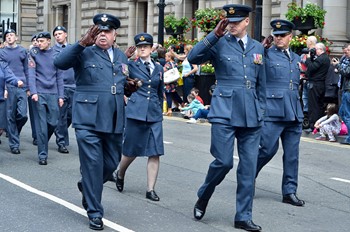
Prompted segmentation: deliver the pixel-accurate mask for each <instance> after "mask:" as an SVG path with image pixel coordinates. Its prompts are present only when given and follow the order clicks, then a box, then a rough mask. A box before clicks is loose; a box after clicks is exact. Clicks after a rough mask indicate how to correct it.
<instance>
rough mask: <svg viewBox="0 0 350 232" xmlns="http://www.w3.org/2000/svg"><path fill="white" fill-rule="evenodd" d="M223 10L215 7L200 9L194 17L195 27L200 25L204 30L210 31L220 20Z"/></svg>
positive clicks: (193, 23)
mask: <svg viewBox="0 0 350 232" xmlns="http://www.w3.org/2000/svg"><path fill="white" fill-rule="evenodd" d="M220 14H221V10H218V9H214V8H207V9H198V10H196V12H195V13H194V18H193V19H192V25H193V27H198V28H199V29H200V30H201V31H202V32H205V33H209V32H211V31H212V30H214V29H215V27H216V25H217V24H218V23H219V22H220V19H221V18H220Z"/></svg>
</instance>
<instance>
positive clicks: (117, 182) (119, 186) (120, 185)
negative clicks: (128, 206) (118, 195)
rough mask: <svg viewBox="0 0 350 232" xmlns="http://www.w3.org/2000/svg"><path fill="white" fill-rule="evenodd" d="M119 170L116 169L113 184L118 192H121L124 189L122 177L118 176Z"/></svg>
mask: <svg viewBox="0 0 350 232" xmlns="http://www.w3.org/2000/svg"><path fill="white" fill-rule="evenodd" d="M118 173H119V171H117V174H116V178H115V186H116V187H117V189H118V191H119V192H123V189H124V179H121V178H119V174H118Z"/></svg>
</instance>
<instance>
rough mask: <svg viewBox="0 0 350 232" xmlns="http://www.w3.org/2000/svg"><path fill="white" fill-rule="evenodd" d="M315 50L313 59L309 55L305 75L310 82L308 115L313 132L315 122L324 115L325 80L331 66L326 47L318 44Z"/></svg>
mask: <svg viewBox="0 0 350 232" xmlns="http://www.w3.org/2000/svg"><path fill="white" fill-rule="evenodd" d="M315 50H316V56H314V57H313V56H311V54H308V55H307V59H306V61H305V64H306V67H307V70H306V73H305V74H306V76H307V77H308V80H309V85H308V87H309V94H308V115H309V122H310V129H311V130H313V129H314V124H315V122H316V121H317V120H318V119H319V118H321V117H322V116H323V113H324V106H323V104H324V96H325V92H326V83H325V80H326V77H327V73H328V69H329V66H330V60H329V57H328V55H327V53H326V47H325V45H324V44H323V43H317V44H316V45H315Z"/></svg>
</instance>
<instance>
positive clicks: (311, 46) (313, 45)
mask: <svg viewBox="0 0 350 232" xmlns="http://www.w3.org/2000/svg"><path fill="white" fill-rule="evenodd" d="M306 44H307V48H306V49H305V50H304V51H303V53H304V54H302V55H301V59H302V62H301V64H300V70H301V78H300V80H301V85H300V86H301V88H300V95H301V101H302V106H303V112H304V122H303V129H304V131H306V132H308V133H310V132H313V133H314V134H316V133H318V132H319V135H320V136H318V137H316V139H317V140H328V141H330V142H335V141H337V140H336V137H334V136H335V135H346V134H347V128H348V127H349V126H350V125H349V117H350V111H349V102H348V101H347V100H345V101H342V99H344V97H345V99H347V98H346V96H343V94H344V93H345V95H347V94H348V92H349V91H350V89H349V86H348V85H349V84H348V83H349V74H350V72H349V71H350V68H349V59H350V44H345V45H344V47H343V55H342V57H341V58H340V59H338V58H330V57H329V55H328V54H327V53H326V52H325V49H324V48H325V47H324V45H323V44H322V43H317V38H316V37H315V36H309V37H308V39H307V41H306ZM307 56H308V57H309V58H310V59H309V60H308V61H306V60H307V59H306V58H307ZM316 59H317V62H312V61H315V60H316ZM342 143H345V144H349V143H350V139H349V137H347V138H346V139H345V141H343V142H342Z"/></svg>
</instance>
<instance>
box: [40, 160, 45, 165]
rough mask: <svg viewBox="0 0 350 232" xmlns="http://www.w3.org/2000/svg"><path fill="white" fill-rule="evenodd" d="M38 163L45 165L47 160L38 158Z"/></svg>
mask: <svg viewBox="0 0 350 232" xmlns="http://www.w3.org/2000/svg"><path fill="white" fill-rule="evenodd" d="M39 165H47V161H46V160H39Z"/></svg>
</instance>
